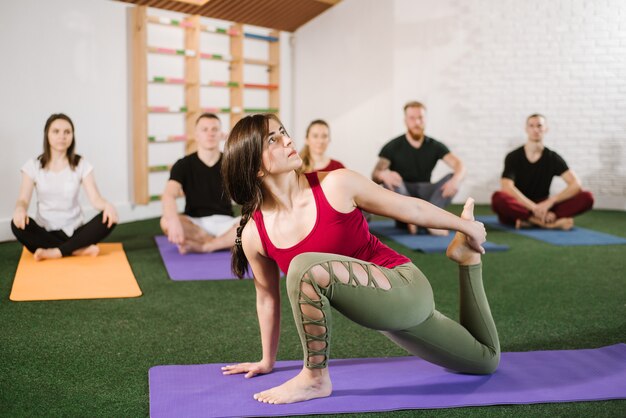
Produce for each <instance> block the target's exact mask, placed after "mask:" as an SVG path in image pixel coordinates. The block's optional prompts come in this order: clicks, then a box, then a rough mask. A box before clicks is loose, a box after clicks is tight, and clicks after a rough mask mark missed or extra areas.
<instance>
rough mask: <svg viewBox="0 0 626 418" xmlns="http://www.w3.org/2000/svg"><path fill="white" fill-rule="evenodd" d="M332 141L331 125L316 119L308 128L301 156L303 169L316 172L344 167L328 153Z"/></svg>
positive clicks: (306, 171) (305, 171)
mask: <svg viewBox="0 0 626 418" xmlns="http://www.w3.org/2000/svg"><path fill="white" fill-rule="evenodd" d="M329 143H330V127H329V126H328V123H326V121H323V120H321V119H316V120H314V121H313V122H311V123H309V126H308V127H307V128H306V139H305V144H304V147H303V148H302V150H301V151H300V158H301V159H302V171H303V172H304V173H314V172H317V171H333V170H337V169H340V168H344V165H343V164H341V163H340V162H339V161H337V160H333V159H332V158H330V157H328V156H327V155H326V149H327V148H328V144H329Z"/></svg>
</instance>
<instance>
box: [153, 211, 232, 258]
mask: <svg viewBox="0 0 626 418" xmlns="http://www.w3.org/2000/svg"><path fill="white" fill-rule="evenodd" d="M178 219H179V220H180V223H181V225H182V227H183V233H184V236H185V241H184V242H183V243H182V244H181V245H179V246H178V251H179V252H180V253H181V254H186V253H210V252H213V251H219V250H223V249H227V248H230V247H232V246H233V244H234V243H235V237H236V235H237V225H238V222H235V223H234V224H233V226H231V227H230V228H229V229H228V230H227V231H226V232H224V233H223V234H221V235H217V236H216V235H212V234H210V233H208V232H207V231H206V230H204V229H203V228H202V227H200V226H198V225H196V224H195V223H194V222H193V221H192V220H191V219H189V217H188V216H186V215H178ZM161 230H162V231H163V233H164V234H165V235H167V234H168V225H167V221H166V220H165V218H163V217H162V218H161Z"/></svg>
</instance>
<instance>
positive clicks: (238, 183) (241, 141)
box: [222, 114, 280, 279]
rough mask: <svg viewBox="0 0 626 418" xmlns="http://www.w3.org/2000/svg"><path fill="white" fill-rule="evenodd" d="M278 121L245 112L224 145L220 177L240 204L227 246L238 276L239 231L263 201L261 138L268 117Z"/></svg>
mask: <svg viewBox="0 0 626 418" xmlns="http://www.w3.org/2000/svg"><path fill="white" fill-rule="evenodd" d="M270 119H274V120H276V121H277V122H278V123H280V121H279V120H278V118H276V116H274V115H272V114H261V115H251V116H246V117H245V118H243V119H241V120H240V121H239V122H237V124H236V125H235V126H234V127H233V129H232V130H231V131H230V134H229V135H228V139H227V140H226V145H225V146H224V156H223V157H222V158H223V159H222V178H223V179H224V186H225V187H226V191H227V192H228V194H229V195H230V198H231V199H232V200H234V201H235V202H236V203H238V204H239V205H241V221H240V222H239V227H237V236H236V238H235V245H234V246H233V249H232V250H231V254H232V262H231V268H232V271H233V273H234V274H235V275H236V276H237V277H239V278H240V279H241V278H243V276H244V275H245V274H246V272H247V271H248V259H247V258H246V255H245V253H244V251H243V245H242V242H241V233H242V231H243V229H244V227H245V226H246V224H247V223H248V221H249V220H250V218H251V217H252V215H253V213H254V211H256V210H258V209H259V208H260V207H261V203H263V191H262V189H261V177H260V176H259V173H261V171H262V164H261V162H262V158H263V142H264V140H265V138H267V135H268V134H269V120H270Z"/></svg>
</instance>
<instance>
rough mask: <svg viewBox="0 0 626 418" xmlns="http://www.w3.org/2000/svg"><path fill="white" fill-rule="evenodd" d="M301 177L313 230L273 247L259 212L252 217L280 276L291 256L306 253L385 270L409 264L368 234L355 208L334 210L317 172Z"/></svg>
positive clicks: (405, 259)
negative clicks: (310, 202)
mask: <svg viewBox="0 0 626 418" xmlns="http://www.w3.org/2000/svg"><path fill="white" fill-rule="evenodd" d="M305 176H306V178H307V180H308V182H309V185H310V186H311V190H312V191H313V197H314V198H315V206H316V208H317V219H316V220H315V225H314V226H313V230H312V231H311V232H310V233H309V235H307V236H306V237H305V238H304V239H303V240H302V241H300V242H299V243H297V244H296V245H294V246H292V247H289V248H276V247H275V246H274V244H272V242H271V241H270V239H269V237H268V235H267V231H266V229H265V224H264V223H263V214H262V213H261V211H260V210H257V211H255V212H254V214H253V215H252V217H253V219H254V221H255V222H256V225H257V229H258V231H259V235H260V237H261V242H262V243H263V249H265V253H266V254H267V256H268V257H269V258H271V259H273V260H274V261H276V263H277V264H278V267H279V268H280V269H281V270H282V271H283V272H284V273H287V270H288V269H289V264H290V263H291V260H292V259H293V258H294V257H295V256H297V255H298V254H302V253H309V252H317V253H329V254H339V255H345V256H348V257H352V258H356V259H359V260H362V261H368V262H370V263H374V264H376V265H379V266H382V267H387V268H392V267H395V266H399V265H400V264H404V263H408V262H410V261H411V260H409V259H408V258H407V257H405V256H403V255H400V254H398V253H397V252H395V251H394V250H392V249H391V248H389V247H387V246H386V245H385V244H383V243H382V242H380V240H379V239H378V238H376V237H375V236H374V235H372V234H370V231H369V228H368V226H367V222H366V221H365V218H364V217H363V214H362V213H361V211H360V210H359V209H358V208H355V209H354V210H353V211H352V212H350V213H341V212H338V211H336V210H335V209H334V208H333V207H332V206H331V205H330V203H328V200H326V196H325V195H324V192H323V191H322V187H321V185H320V181H319V178H318V177H317V173H309V174H305Z"/></svg>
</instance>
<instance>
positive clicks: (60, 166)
mask: <svg viewBox="0 0 626 418" xmlns="http://www.w3.org/2000/svg"><path fill="white" fill-rule="evenodd" d="M75 146H76V141H75V138H74V124H73V123H72V120H71V119H70V118H69V117H68V116H66V115H64V114H63V113H56V114H53V115H51V116H50V117H49V118H48V120H47V121H46V125H45V127H44V141H43V154H41V155H40V156H39V157H37V158H34V159H32V160H29V161H28V162H26V164H24V166H23V167H22V184H21V186H20V192H19V197H18V199H17V203H16V205H15V211H14V212H13V222H11V229H12V230H13V234H14V235H15V237H16V238H17V240H18V241H19V242H21V243H22V244H23V245H24V246H25V247H26V248H27V249H28V250H29V251H30V252H32V253H33V254H34V257H35V260H37V261H39V260H44V259H48V258H61V257H65V256H69V255H91V256H96V255H98V252H99V249H98V246H96V245H95V244H96V243H98V242H100V241H101V240H102V239H103V238H105V237H106V236H107V235H109V233H110V232H111V230H112V229H113V228H114V227H115V224H116V223H117V212H116V210H115V207H114V206H113V205H111V204H110V203H109V202H107V201H106V200H105V199H104V198H103V197H102V196H101V195H100V192H99V191H98V187H97V186H96V180H95V178H94V175H93V167H92V166H91V164H89V162H87V161H86V160H85V159H84V158H82V157H81V156H80V155H78V154H75V153H74V148H75ZM81 184H82V185H83V187H84V189H85V192H86V193H87V196H88V197H89V201H90V202H91V204H92V206H93V207H94V208H96V209H97V210H99V211H101V212H100V213H99V214H98V215H96V216H95V217H94V218H93V219H91V220H90V221H89V222H87V223H84V222H83V216H82V211H81V207H80V203H79V200H78V197H79V192H80V186H81ZM33 190H36V191H37V215H36V218H35V220H33V219H31V218H30V217H29V216H28V215H27V213H26V212H27V210H28V206H29V205H30V200H31V197H32V194H33Z"/></svg>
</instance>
